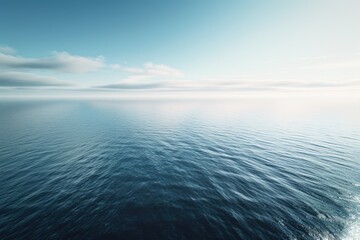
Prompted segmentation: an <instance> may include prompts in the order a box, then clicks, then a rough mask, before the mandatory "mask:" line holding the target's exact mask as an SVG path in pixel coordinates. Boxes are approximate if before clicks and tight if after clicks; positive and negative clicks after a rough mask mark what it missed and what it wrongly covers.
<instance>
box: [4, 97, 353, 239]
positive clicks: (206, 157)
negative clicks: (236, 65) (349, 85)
mask: <svg viewBox="0 0 360 240" xmlns="http://www.w3.org/2000/svg"><path fill="white" fill-rule="evenodd" d="M0 134H1V135H0V184H1V185H0V186H1V187H0V239H2V240H8V239H37V240H39V239H360V102H359V101H358V102H356V101H353V102H350V101H340V100H339V101H338V100H333V101H319V102H317V101H312V100H307V101H305V100H301V99H299V100H294V101H289V100H286V99H275V100H263V99H255V98H254V99H233V100H231V99H227V100H220V99H210V100H206V99H197V100H190V99H183V100H175V99H168V100H166V99H157V100H156V99H143V100H141V99H139V100H135V99H132V100H131V99H127V100H126V99H117V100H99V99H98V100H96V99H73V100H55V99H52V100H49V99H48V100H45V99H40V100H39V99H38V100H29V99H25V100H21V99H18V100H16V99H2V100H0Z"/></svg>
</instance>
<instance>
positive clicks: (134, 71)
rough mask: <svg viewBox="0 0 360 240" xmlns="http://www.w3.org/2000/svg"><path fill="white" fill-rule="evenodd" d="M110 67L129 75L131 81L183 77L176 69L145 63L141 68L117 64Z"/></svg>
mask: <svg viewBox="0 0 360 240" xmlns="http://www.w3.org/2000/svg"><path fill="white" fill-rule="evenodd" d="M112 67H113V68H116V69H120V70H121V71H123V72H126V73H128V74H130V75H131V76H132V78H133V79H136V78H138V79H145V78H154V77H168V78H180V77H183V76H184V74H183V72H182V71H180V70H178V69H175V68H172V67H170V66H167V65H165V64H156V63H152V62H147V63H145V64H144V65H143V67H142V68H134V67H123V66H121V65H117V64H115V65H112Z"/></svg>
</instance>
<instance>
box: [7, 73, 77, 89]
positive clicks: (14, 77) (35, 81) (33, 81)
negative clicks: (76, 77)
mask: <svg viewBox="0 0 360 240" xmlns="http://www.w3.org/2000/svg"><path fill="white" fill-rule="evenodd" d="M73 85H74V84H72V83H68V82H64V81H60V80H58V79H56V78H52V77H44V76H39V75H36V74H31V73H20V72H6V73H2V72H0V87H51V86H53V87H66V86H73Z"/></svg>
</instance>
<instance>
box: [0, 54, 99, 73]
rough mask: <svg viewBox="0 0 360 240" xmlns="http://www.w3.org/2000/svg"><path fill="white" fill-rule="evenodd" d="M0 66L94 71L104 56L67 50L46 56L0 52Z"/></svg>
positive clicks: (74, 71) (70, 71)
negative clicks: (84, 54)
mask: <svg viewBox="0 0 360 240" xmlns="http://www.w3.org/2000/svg"><path fill="white" fill-rule="evenodd" d="M0 66H1V67H6V68H10V69H46V70H56V71H61V72H69V73H83V72H91V71H95V70H97V69H99V68H101V67H103V66H104V58H103V57H101V56H99V57H95V58H90V57H82V56H77V55H71V54H69V53H67V52H54V53H53V56H51V57H46V58H24V57H19V56H15V55H13V54H10V53H1V52H0Z"/></svg>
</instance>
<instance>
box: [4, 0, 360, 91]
mask: <svg viewBox="0 0 360 240" xmlns="http://www.w3.org/2000/svg"><path fill="white" fill-rule="evenodd" d="M359 7H360V2H359V1H357V0H344V1H336V0H327V1H325V0H317V1H311V0H303V1H283V0H266V1H265V0H256V1H250V0H248V1H240V0H239V1H232V0H225V1H218V0H217V1H215V0H214V1H211V0H207V1H205V0H203V1H200V0H195V1H190V0H184V1H169V0H167V1H164V0H163V1H160V0H153V1H150V0H143V1H134V0H132V1H93V0H87V1H38V0H32V1H25V0H23V1H19V0H2V1H0V94H7V95H11V94H13V95H16V94H22V93H24V92H26V93H36V94H38V93H39V92H41V93H45V92H46V93H49V92H51V93H52V94H53V93H55V94H60V92H61V94H63V93H64V92H67V91H68V92H71V94H74V93H75V94H76V92H79V93H80V92H84V91H88V92H91V93H92V94H99V93H104V92H109V91H110V92H112V93H117V92H120V93H123V92H137V93H140V94H148V93H154V92H162V93H164V92H170V93H171V92H190V93H194V92H197V93H199V92H201V93H205V92H220V93H226V94H227V93H228V92H231V93H233V94H236V95H241V94H245V93H249V92H251V93H253V92H267V93H268V92H273V93H277V92H294V91H302V92H309V91H311V92H315V93H317V92H324V91H327V92H336V93H337V92H342V93H343V92H346V94H348V92H351V93H352V94H357V91H358V89H359V87H360V45H359V44H358V43H359V42H360V28H359V26H360V15H359V14H358V9H359ZM354 92H355V93H354Z"/></svg>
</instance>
